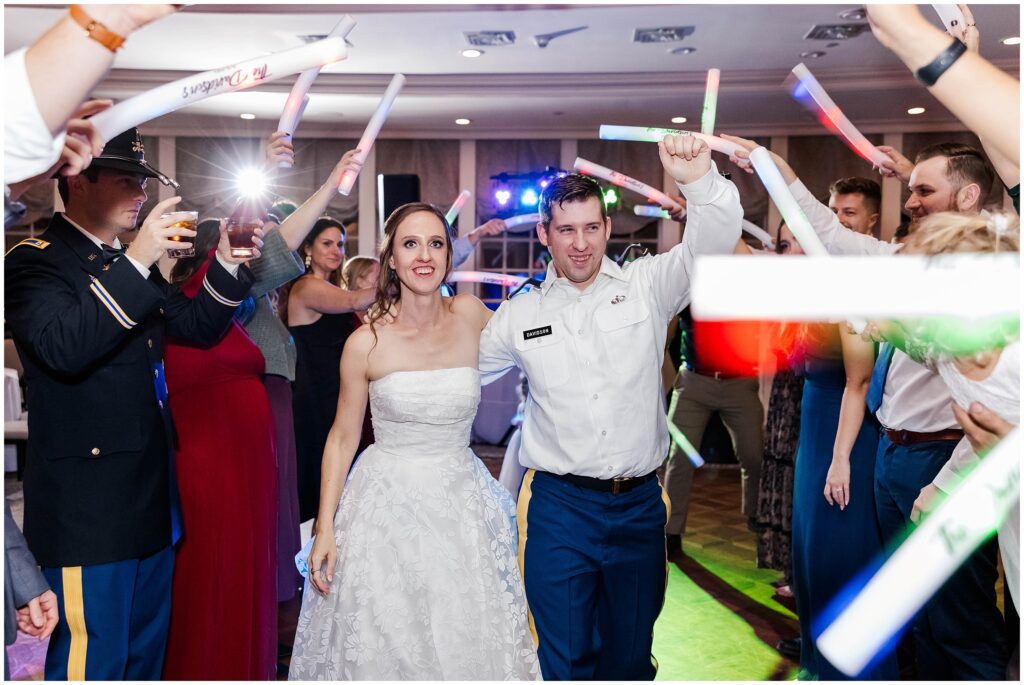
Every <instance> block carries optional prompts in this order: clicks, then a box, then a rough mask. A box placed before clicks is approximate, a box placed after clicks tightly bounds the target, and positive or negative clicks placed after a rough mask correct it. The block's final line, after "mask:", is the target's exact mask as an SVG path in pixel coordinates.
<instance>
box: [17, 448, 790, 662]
mask: <svg viewBox="0 0 1024 685" xmlns="http://www.w3.org/2000/svg"><path fill="white" fill-rule="evenodd" d="M478 452H479V453H480V455H481V457H482V458H483V460H484V463H485V464H487V466H488V468H490V470H491V472H492V473H494V475H495V476H497V474H498V471H499V470H500V468H501V461H500V457H499V455H500V454H501V452H500V451H498V450H495V449H494V448H490V449H488V448H486V447H481V448H479V449H478ZM492 454H493V455H494V457H497V458H492V457H491V455H492ZM5 484H6V488H5V489H6V491H7V494H8V496H12V497H13V499H14V501H13V502H12V505H13V508H14V509H15V510H16V513H15V516H16V518H17V519H19V520H20V514H21V512H20V504H21V502H20V501H19V500H20V495H21V492H20V490H21V488H20V484H19V483H17V482H16V481H14V479H13V477H11V476H8V478H7V480H6V483H5ZM739 503H740V485H739V472H738V471H737V470H735V469H701V470H699V471H698V472H697V474H696V476H695V478H694V482H693V502H692V504H691V507H690V515H689V522H688V528H689V530H688V533H687V536H686V538H685V539H684V544H683V552H684V553H683V554H682V555H678V556H676V557H675V558H673V559H671V560H670V565H669V580H668V593H667V596H666V598H665V608H664V609H663V610H662V612H661V618H660V619H659V620H658V623H657V625H656V626H655V629H654V654H655V657H656V658H657V659H658V664H659V669H658V679H659V680H783V679H791V678H793V676H794V675H795V671H796V664H795V663H793V662H792V661H789V660H787V659H785V658H783V657H781V656H780V655H779V653H778V652H776V651H775V649H774V646H775V644H776V643H777V642H778V641H779V639H780V638H782V637H793V636H795V635H796V634H797V632H798V628H797V624H796V618H795V617H794V615H793V613H792V612H791V611H790V608H787V606H785V605H783V604H781V603H780V601H782V602H786V601H790V600H780V598H778V597H773V587H772V585H771V584H772V582H773V581H775V580H777V579H778V578H779V574H778V573H776V572H774V571H765V570H760V569H757V568H755V556H756V551H755V550H756V543H755V538H754V534H753V533H751V532H750V531H748V530H747V527H746V520H745V518H744V517H743V516H742V515H741V514H740V512H739V506H740V504H739ZM789 607H792V605H791V604H790V605H789ZM298 608H299V603H298V601H295V602H291V603H289V604H287V605H282V612H281V616H280V621H279V628H280V641H281V642H282V644H288V645H290V644H291V641H292V636H293V635H294V632H295V621H296V618H297V616H298ZM44 655H45V643H40V642H38V641H36V640H32V639H31V638H26V637H25V636H24V635H22V636H20V639H19V640H18V643H17V644H16V645H14V646H13V648H12V650H11V652H10V657H11V659H10V665H11V672H12V676H13V678H14V679H15V680H40V679H42V663H43V656H44ZM279 663H280V669H279V677H280V678H281V679H284V678H285V677H286V675H287V669H288V657H287V656H282V658H281V659H280V662H279Z"/></svg>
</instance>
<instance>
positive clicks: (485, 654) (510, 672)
mask: <svg viewBox="0 0 1024 685" xmlns="http://www.w3.org/2000/svg"><path fill="white" fill-rule="evenodd" d="M479 402H480V373H479V372H478V371H477V370H476V369H473V368H468V367H464V368H454V369H439V370H435V371H401V372H396V373H392V374H389V375H387V376H385V377H384V378H381V379H380V380H377V381H373V382H371V383H370V407H371V409H372V411H373V431H374V436H375V439H376V443H375V444H374V445H372V446H370V447H369V448H367V449H366V451H365V452H363V454H362V455H361V456H360V457H359V460H358V461H357V462H356V464H355V466H354V467H353V469H352V472H351V474H350V475H349V479H348V482H347V484H346V485H345V489H344V492H343V494H342V497H341V503H340V505H339V506H338V511H337V513H336V514H335V517H334V537H335V542H336V543H337V545H338V565H337V569H336V570H335V573H334V580H333V582H332V583H331V586H330V593H329V594H328V595H327V596H326V597H322V596H321V595H320V594H319V593H317V592H316V590H315V589H314V588H312V587H310V586H309V585H308V584H307V587H306V589H305V591H304V593H303V597H302V611H301V614H300V615H299V622H298V627H297V630H296V634H295V646H294V648H293V651H292V658H291V668H290V670H289V673H288V678H289V680H536V679H539V677H540V669H539V665H538V661H537V655H536V651H535V649H534V644H533V638H532V636H531V633H530V627H529V623H528V618H527V610H526V595H525V592H524V590H523V581H522V577H521V575H520V573H519V567H518V565H517V552H518V541H517V531H516V522H515V507H514V505H513V503H512V500H511V498H510V497H509V494H508V492H507V491H506V490H505V489H504V488H502V487H501V486H500V485H499V484H498V482H497V481H496V480H494V478H492V477H491V475H490V474H489V473H488V472H487V469H486V468H485V467H484V465H483V464H482V463H481V462H480V460H479V459H477V458H476V456H475V455H474V454H473V452H472V451H471V450H470V449H469V434H470V427H471V426H472V423H473V418H474V416H475V415H476V410H477V405H478V404H479Z"/></svg>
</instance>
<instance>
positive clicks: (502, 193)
mask: <svg viewBox="0 0 1024 685" xmlns="http://www.w3.org/2000/svg"><path fill="white" fill-rule="evenodd" d="M511 197H512V193H510V192H508V191H507V190H505V189H504V188H502V189H501V190H499V191H497V192H495V193H494V199H495V200H497V201H498V204H499V205H501V206H502V207H504V206H505V205H507V204H508V201H509V198H511Z"/></svg>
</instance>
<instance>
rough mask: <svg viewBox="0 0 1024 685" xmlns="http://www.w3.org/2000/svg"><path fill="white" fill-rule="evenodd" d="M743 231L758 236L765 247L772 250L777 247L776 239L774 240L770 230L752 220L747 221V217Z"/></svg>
mask: <svg viewBox="0 0 1024 685" xmlns="http://www.w3.org/2000/svg"><path fill="white" fill-rule="evenodd" d="M743 232H744V233H749V234H750V235H752V236H754V237H755V238H757V239H758V240H760V241H761V244H762V245H764V246H765V247H767V248H770V249H772V250H774V249H775V241H774V240H772V237H771V235H769V233H768V231H766V230H764V229H763V228H761V227H760V226H758V225H757V224H755V223H752V222H750V221H747V220H746V219H744V220H743Z"/></svg>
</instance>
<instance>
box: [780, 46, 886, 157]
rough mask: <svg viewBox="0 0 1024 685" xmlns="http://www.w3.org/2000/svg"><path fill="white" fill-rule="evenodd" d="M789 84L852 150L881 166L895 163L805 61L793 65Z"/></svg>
mask: <svg viewBox="0 0 1024 685" xmlns="http://www.w3.org/2000/svg"><path fill="white" fill-rule="evenodd" d="M785 85H786V87H787V88H788V89H789V93H790V95H792V96H793V97H794V98H795V99H796V100H797V101H798V102H799V103H800V104H802V105H803V106H804V107H806V108H807V109H809V110H810V111H811V112H812V113H813V114H814V115H815V116H816V117H818V120H819V121H820V122H821V123H822V124H823V125H824V126H825V128H827V129H828V130H830V131H831V132H832V133H833V134H835V135H837V136H839V137H841V138H842V139H843V140H844V141H845V142H846V144H847V145H848V146H849V147H850V149H851V150H853V151H854V152H856V153H857V154H858V155H860V156H861V157H863V158H864V159H865V160H867V161H869V162H871V163H872V164H874V165H875V166H877V167H880V166H882V164H883V163H884V162H890V163H891V162H892V160H891V159H890V158H889V155H887V154H885V153H884V152H882V151H881V150H879V149H878V148H877V147H875V146H874V145H872V144H871V141H870V140H868V139H867V138H865V137H864V134H863V133H861V132H860V131H858V130H857V127H856V126H854V125H853V122H851V121H850V120H849V119H847V118H846V115H845V114H843V110H841V109H839V106H838V105H837V104H836V103H835V102H833V100H832V98H830V97H829V96H828V93H826V92H825V89H824V88H822V87H821V84H820V83H818V79H816V78H814V74H812V73H811V70H810V69H808V68H807V67H806V66H804V65H803V63H801V64H798V65H796V66H795V67H793V71H792V75H791V77H790V78H788V79H787V80H786V83H785Z"/></svg>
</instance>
